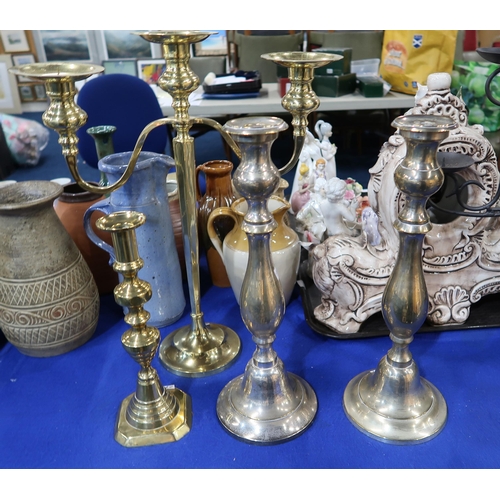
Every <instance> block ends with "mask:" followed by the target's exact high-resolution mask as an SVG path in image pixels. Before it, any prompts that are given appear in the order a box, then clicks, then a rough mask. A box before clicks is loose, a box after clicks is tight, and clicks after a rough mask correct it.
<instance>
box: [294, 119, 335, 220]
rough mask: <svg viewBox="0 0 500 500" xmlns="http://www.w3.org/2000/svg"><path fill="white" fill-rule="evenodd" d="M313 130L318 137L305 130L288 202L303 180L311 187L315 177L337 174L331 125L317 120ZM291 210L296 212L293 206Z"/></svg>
mask: <svg viewBox="0 0 500 500" xmlns="http://www.w3.org/2000/svg"><path fill="white" fill-rule="evenodd" d="M314 130H315V132H316V134H317V136H318V138H316V137H314V135H313V133H312V132H311V131H310V130H307V132H306V138H305V144H304V147H303V148H302V152H301V154H300V157H299V161H298V163H297V167H296V170H295V177H294V180H293V184H292V190H291V194H290V202H291V201H292V197H293V196H294V194H295V193H296V192H297V191H299V190H301V189H303V187H302V186H303V184H304V182H307V183H308V184H309V187H310V189H312V186H313V185H314V183H315V181H316V179H318V178H323V179H325V180H328V179H331V178H333V177H336V175H337V166H336V163H335V153H336V152H337V147H336V146H335V144H332V143H331V142H330V137H331V136H332V126H331V125H330V124H329V123H327V122H324V121H323V120H318V122H317V123H316V125H315V127H314ZM305 176H307V177H308V179H307V180H305V179H304V177H305ZM292 212H293V213H295V214H296V213H297V212H296V211H295V210H294V209H293V207H292Z"/></svg>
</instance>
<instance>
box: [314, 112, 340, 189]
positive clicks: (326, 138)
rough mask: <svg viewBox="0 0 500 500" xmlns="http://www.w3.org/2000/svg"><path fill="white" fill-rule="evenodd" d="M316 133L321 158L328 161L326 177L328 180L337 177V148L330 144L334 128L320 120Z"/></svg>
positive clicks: (316, 126)
mask: <svg viewBox="0 0 500 500" xmlns="http://www.w3.org/2000/svg"><path fill="white" fill-rule="evenodd" d="M314 131H315V132H316V135H317V136H318V140H319V147H320V151H321V156H322V157H323V158H324V159H325V160H326V177H327V179H331V178H332V177H337V164H336V163H335V153H336V152H337V146H335V144H332V143H331V142H330V137H331V136H332V134H333V130H332V126H331V125H330V124H329V123H327V122H325V121H323V120H318V121H317V122H316V125H315V126H314Z"/></svg>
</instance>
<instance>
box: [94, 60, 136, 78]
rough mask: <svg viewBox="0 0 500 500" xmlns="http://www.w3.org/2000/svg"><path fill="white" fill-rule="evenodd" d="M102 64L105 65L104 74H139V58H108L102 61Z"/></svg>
mask: <svg viewBox="0 0 500 500" xmlns="http://www.w3.org/2000/svg"><path fill="white" fill-rule="evenodd" d="M101 65H102V66H103V67H104V74H106V75H110V74H113V73H121V74H125V75H132V76H137V59H132V58H126V59H108V60H106V61H102V63H101Z"/></svg>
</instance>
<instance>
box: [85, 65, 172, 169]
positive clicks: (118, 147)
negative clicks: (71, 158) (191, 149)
mask: <svg viewBox="0 0 500 500" xmlns="http://www.w3.org/2000/svg"><path fill="white" fill-rule="evenodd" d="M77 102H78V105H79V106H80V107H81V108H82V109H83V110H84V111H85V112H86V113H87V115H88V120H87V123H86V124H85V125H84V126H83V127H81V128H80V129H79V130H78V132H77V136H78V138H79V143H78V148H79V152H80V156H81V157H82V159H83V160H84V161H85V162H86V163H87V164H88V165H90V166H92V167H95V168H97V162H98V158H97V151H96V147H95V142H94V139H93V138H92V137H91V136H90V135H89V134H88V133H87V132H86V131H87V129H88V128H90V127H95V126H98V125H114V126H115V127H116V132H115V133H114V135H113V147H114V151H115V153H122V152H126V151H132V150H133V149H134V146H135V143H136V141H137V139H138V137H139V135H140V133H141V132H142V130H143V129H144V127H145V126H146V125H147V124H149V123H151V122H152V121H154V120H157V119H158V118H162V117H163V113H162V110H161V107H160V104H159V103H158V99H157V97H156V95H155V93H154V91H153V89H152V88H151V87H150V86H149V84H147V83H146V82H144V81H143V80H141V79H140V78H138V77H136V76H131V75H126V74H119V73H117V74H110V75H101V76H98V77H96V78H93V79H91V80H89V81H88V82H87V83H85V85H83V87H82V88H81V89H80V92H79V93H78V95H77ZM167 138H168V135H167V128H166V126H165V127H156V128H155V129H154V130H152V131H151V132H150V133H149V135H148V137H147V139H146V142H145V143H144V146H143V151H152V152H153V153H165V149H166V146H167Z"/></svg>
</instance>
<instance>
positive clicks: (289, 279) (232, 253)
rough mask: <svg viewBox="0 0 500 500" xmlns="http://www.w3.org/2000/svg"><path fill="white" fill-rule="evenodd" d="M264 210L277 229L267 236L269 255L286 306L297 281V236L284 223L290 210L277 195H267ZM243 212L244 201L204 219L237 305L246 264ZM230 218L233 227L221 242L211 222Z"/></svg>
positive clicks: (245, 236) (214, 212) (298, 248)
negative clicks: (269, 242) (269, 248)
mask: <svg viewBox="0 0 500 500" xmlns="http://www.w3.org/2000/svg"><path fill="white" fill-rule="evenodd" d="M268 207H269V210H270V212H271V213H272V214H273V217H274V218H275V220H276V222H277V223H278V227H277V228H276V229H275V230H274V231H273V233H272V235H271V256H272V259H273V264H274V268H275V271H276V274H277V276H278V278H279V279H280V282H281V286H282V287H283V295H284V297H285V303H288V302H289V300H290V298H291V296H292V292H293V288H294V286H295V282H296V280H297V273H298V270H299V264H300V242H299V237H298V236H297V233H296V232H295V231H294V230H293V229H292V228H290V227H289V226H288V225H287V224H286V223H285V221H284V216H285V214H286V213H287V211H288V210H289V208H290V204H289V203H288V202H287V201H286V200H284V199H282V198H279V197H278V196H271V197H270V198H269V201H268ZM246 212H247V202H246V200H245V199H244V198H240V199H239V200H236V201H235V202H234V203H233V204H232V205H231V207H230V208H228V207H221V208H218V209H216V210H214V211H213V212H212V213H211V214H210V216H209V218H208V225H207V229H208V234H209V237H210V239H211V241H212V244H213V245H214V248H215V249H216V250H217V252H218V253H219V255H220V256H221V258H222V260H223V261H224V264H225V266H226V270H227V274H228V277H229V281H230V283H231V287H232V288H233V292H234V295H235V297H236V300H237V301H238V303H239V298H240V292H241V285H242V284H243V278H244V277H245V272H246V269H247V263H248V239H247V234H246V233H245V231H243V230H242V229H241V223H242V222H243V217H244V216H245V214H246ZM222 216H226V217H231V218H232V219H233V220H234V223H235V225H234V228H233V229H232V231H230V232H229V234H228V235H227V236H226V237H225V238H224V240H223V241H221V240H220V239H219V237H218V235H217V232H216V231H215V227H214V226H215V225H214V223H215V222H216V220H217V219H218V218H219V217H222Z"/></svg>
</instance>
